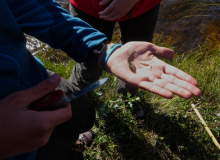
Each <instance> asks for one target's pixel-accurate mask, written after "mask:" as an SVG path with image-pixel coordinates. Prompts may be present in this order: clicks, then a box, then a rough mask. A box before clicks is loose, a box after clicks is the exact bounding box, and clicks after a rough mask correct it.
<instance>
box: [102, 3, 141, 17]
mask: <svg viewBox="0 0 220 160" xmlns="http://www.w3.org/2000/svg"><path fill="white" fill-rule="evenodd" d="M110 2H111V3H110ZM137 2H138V0H113V1H111V0H101V1H100V2H99V5H106V4H108V3H110V4H109V5H108V6H107V7H106V8H105V9H104V10H103V11H101V12H99V15H100V16H99V18H102V19H105V20H109V21H116V20H118V19H120V18H122V17H123V16H124V15H126V14H127V13H128V12H129V11H130V10H131V9H132V7H133V6H134V5H135V4H136V3H137Z"/></svg>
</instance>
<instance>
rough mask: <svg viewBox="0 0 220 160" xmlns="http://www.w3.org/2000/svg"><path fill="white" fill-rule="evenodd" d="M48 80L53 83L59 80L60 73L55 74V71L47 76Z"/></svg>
mask: <svg viewBox="0 0 220 160" xmlns="http://www.w3.org/2000/svg"><path fill="white" fill-rule="evenodd" d="M49 80H50V81H51V82H52V83H55V82H57V81H59V80H60V75H59V74H57V73H55V74H54V75H52V76H51V77H50V78H49Z"/></svg>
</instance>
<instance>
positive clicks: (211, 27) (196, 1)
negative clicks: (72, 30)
mask: <svg viewBox="0 0 220 160" xmlns="http://www.w3.org/2000/svg"><path fill="white" fill-rule="evenodd" d="M58 2H59V3H61V5H62V6H63V7H64V8H66V9H68V3H69V2H68V0H58ZM219 17H220V0H163V1H162V2H161V8H160V13H159V18H158V23H157V26H156V30H155V36H157V37H158V36H160V37H161V41H162V42H166V43H170V44H173V46H174V47H175V48H174V50H175V51H177V52H185V51H187V50H190V49H196V48H197V47H198V46H199V45H201V44H203V42H205V41H206V42H208V43H209V45H210V47H211V48H214V47H219V44H220V18H219Z"/></svg>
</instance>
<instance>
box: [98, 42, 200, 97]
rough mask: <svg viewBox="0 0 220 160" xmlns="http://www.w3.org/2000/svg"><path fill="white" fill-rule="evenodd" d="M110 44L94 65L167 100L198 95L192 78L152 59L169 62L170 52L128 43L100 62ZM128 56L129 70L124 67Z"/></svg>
mask: <svg viewBox="0 0 220 160" xmlns="http://www.w3.org/2000/svg"><path fill="white" fill-rule="evenodd" d="M112 45H113V44H112V43H108V44H107V45H106V48H105V50H103V52H102V53H101V55H100V56H99V58H98V61H97V65H98V66H100V67H102V68H103V63H105V64H106V71H108V72H111V73H113V74H114V75H115V76H117V77H118V78H119V79H121V80H123V81H125V82H127V83H129V84H131V85H133V86H135V87H138V88H141V89H144V90H147V91H150V92H152V93H155V94H158V95H160V96H162V97H165V98H169V99H170V98H173V95H174V94H175V95H178V96H180V97H183V98H186V99H190V98H191V97H192V96H200V95H201V91H200V89H199V88H198V87H197V86H198V83H197V81H196V80H195V79H194V78H193V77H192V76H190V75H188V74H187V73H185V72H183V71H181V70H180V69H178V68H175V67H173V66H171V65H169V64H167V63H165V62H163V61H161V60H159V59H158V58H157V57H155V56H154V55H156V56H160V57H164V58H169V59H171V58H173V56H174V52H173V50H171V49H168V48H164V47H158V46H156V45H154V44H151V43H148V42H129V43H126V44H125V45H122V46H121V47H118V48H116V50H115V51H114V52H112V54H111V55H110V57H109V59H108V60H107V61H103V56H105V52H106V50H107V49H109V48H110V47H111V46H112ZM132 53H133V54H132ZM129 56H130V59H131V61H133V64H134V66H135V67H134V70H133V71H131V70H130V68H129V66H128V57H129Z"/></svg>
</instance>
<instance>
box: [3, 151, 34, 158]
mask: <svg viewBox="0 0 220 160" xmlns="http://www.w3.org/2000/svg"><path fill="white" fill-rule="evenodd" d="M36 154H37V150H35V151H33V152H30V153H25V154H21V155H18V156H14V157H10V158H6V159H4V160H34V158H35V156H36Z"/></svg>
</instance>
